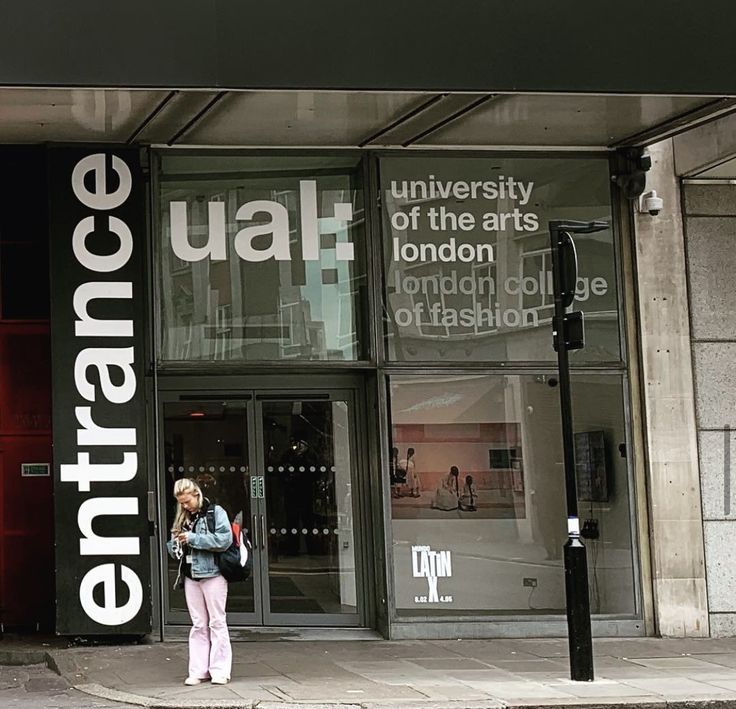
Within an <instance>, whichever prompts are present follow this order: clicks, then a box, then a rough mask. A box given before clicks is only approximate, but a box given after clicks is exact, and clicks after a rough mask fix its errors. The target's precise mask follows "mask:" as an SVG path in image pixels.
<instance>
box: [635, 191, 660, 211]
mask: <svg viewBox="0 0 736 709" xmlns="http://www.w3.org/2000/svg"><path fill="white" fill-rule="evenodd" d="M663 208H664V202H663V201H662V198H661V197H657V191H656V190H649V192H645V193H644V194H643V195H642V196H641V197H639V212H640V213H641V214H649V215H651V216H653V217H656V216H657V215H658V214H659V213H660V212H661V211H662V209H663Z"/></svg>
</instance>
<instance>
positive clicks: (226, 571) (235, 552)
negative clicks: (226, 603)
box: [205, 505, 253, 583]
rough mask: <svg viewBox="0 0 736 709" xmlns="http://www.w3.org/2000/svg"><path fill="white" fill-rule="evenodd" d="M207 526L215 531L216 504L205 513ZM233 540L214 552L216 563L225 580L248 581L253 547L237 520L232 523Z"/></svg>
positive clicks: (251, 567) (232, 581)
mask: <svg viewBox="0 0 736 709" xmlns="http://www.w3.org/2000/svg"><path fill="white" fill-rule="evenodd" d="M205 517H206V518H207V528H208V529H209V530H210V532H214V531H215V505H210V506H209V507H208V509H207V513H206V515H205ZM230 528H231V529H232V533H233V540H232V543H231V544H230V546H229V547H228V548H227V549H226V550H225V551H220V552H214V555H215V563H216V564H217V568H218V569H220V573H221V574H222V576H223V578H224V579H225V581H227V582H229V583H234V582H236V581H247V580H248V579H249V578H250V575H251V572H252V570H253V547H252V545H251V543H250V540H249V539H248V537H247V536H246V535H245V532H243V530H242V529H241V528H240V525H239V524H237V522H233V523H232V524H231V525H230Z"/></svg>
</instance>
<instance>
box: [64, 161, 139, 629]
mask: <svg viewBox="0 0 736 709" xmlns="http://www.w3.org/2000/svg"><path fill="white" fill-rule="evenodd" d="M49 174H50V184H51V187H50V195H51V204H50V211H51V215H50V220H49V221H50V224H51V225H52V227H51V229H52V230H51V235H50V236H51V244H50V259H51V264H50V266H51V304H52V305H51V337H52V353H53V360H54V368H53V401H54V404H53V431H54V487H55V490H54V502H55V519H56V594H57V609H58V610H57V619H56V629H57V631H58V632H59V633H61V634H83V635H91V634H105V635H110V634H134V633H146V632H149V631H150V629H151V601H150V587H149V586H150V580H149V576H150V564H149V548H148V547H149V541H148V540H149V532H148V520H147V514H146V510H147V505H146V495H147V489H148V484H147V483H148V481H147V473H146V470H147V466H146V461H145V447H144V443H145V408H144V405H145V404H144V387H143V372H144V369H143V356H144V354H143V292H144V277H143V243H144V225H145V212H144V192H143V178H142V174H141V171H140V166H139V163H138V153H137V151H136V150H132V149H120V150H105V151H92V150H89V149H87V150H80V149H77V148H58V149H57V148H54V149H51V150H50V151H49Z"/></svg>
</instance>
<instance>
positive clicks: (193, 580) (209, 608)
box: [167, 478, 233, 685]
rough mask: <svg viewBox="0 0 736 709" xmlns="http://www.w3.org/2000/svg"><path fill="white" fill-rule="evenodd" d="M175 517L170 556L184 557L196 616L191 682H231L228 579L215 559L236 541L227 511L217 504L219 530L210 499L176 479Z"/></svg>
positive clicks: (181, 577) (184, 577)
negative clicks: (210, 525) (210, 523)
mask: <svg viewBox="0 0 736 709" xmlns="http://www.w3.org/2000/svg"><path fill="white" fill-rule="evenodd" d="M174 497H175V498H176V502H177V505H176V516H175V518H174V524H173V526H172V528H171V540H170V541H169V542H168V544H167V548H168V550H169V554H170V555H171V556H172V557H174V558H175V559H179V574H178V576H177V577H176V581H175V582H174V587H175V588H181V586H182V581H183V586H184V595H185V597H186V600H187V609H188V610H189V616H190V617H191V619H192V629H191V631H190V632H189V676H188V677H187V678H186V680H185V681H184V684H186V685H195V684H199V683H200V682H202V681H204V680H207V679H210V680H211V681H212V684H227V683H228V682H229V681H230V671H231V668H232V660H233V656H232V649H231V647H230V634H229V632H228V629H227V622H226V620H225V604H226V602H227V581H225V579H224V578H223V576H222V574H220V570H219V569H218V568H217V564H216V563H215V556H214V553H215V552H221V551H225V550H226V549H227V548H228V547H229V546H230V543H231V541H232V531H231V529H230V521H229V520H228V517H227V513H226V512H225V510H223V509H222V507H220V506H219V505H212V507H213V508H214V520H215V525H214V527H215V528H214V531H210V530H209V529H208V526H207V510H208V508H209V507H210V502H209V500H207V498H205V497H204V496H203V495H202V490H201V488H200V487H199V485H197V483H196V482H195V481H194V480H190V479H189V478H182V479H181V480H177V481H176V483H174Z"/></svg>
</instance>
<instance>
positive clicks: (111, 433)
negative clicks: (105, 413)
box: [74, 406, 136, 446]
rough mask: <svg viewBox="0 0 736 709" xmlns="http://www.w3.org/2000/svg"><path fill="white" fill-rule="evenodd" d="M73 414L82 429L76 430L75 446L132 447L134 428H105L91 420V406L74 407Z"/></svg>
mask: <svg viewBox="0 0 736 709" xmlns="http://www.w3.org/2000/svg"><path fill="white" fill-rule="evenodd" d="M74 413H75V414H76V416H77V421H78V423H79V425H80V426H81V427H82V428H78V429H77V445H79V446H134V445H135V442H136V430H135V429H134V428H105V427H104V426H98V425H97V424H96V423H95V422H94V421H93V420H92V407H91V406H75V407H74Z"/></svg>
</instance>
